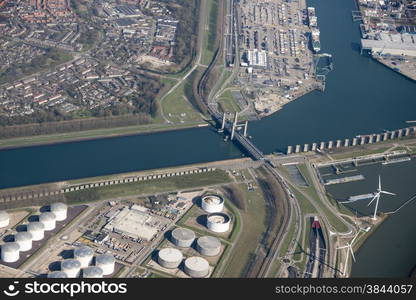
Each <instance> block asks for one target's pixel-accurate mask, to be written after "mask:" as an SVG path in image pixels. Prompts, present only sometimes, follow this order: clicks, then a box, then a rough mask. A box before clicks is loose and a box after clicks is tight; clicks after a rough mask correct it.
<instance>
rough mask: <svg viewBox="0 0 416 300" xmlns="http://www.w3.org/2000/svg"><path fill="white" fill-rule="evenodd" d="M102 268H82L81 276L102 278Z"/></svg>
mask: <svg viewBox="0 0 416 300" xmlns="http://www.w3.org/2000/svg"><path fill="white" fill-rule="evenodd" d="M103 275H104V274H103V269H101V268H100V267H96V266H92V267H87V268H85V269H82V277H83V278H103Z"/></svg>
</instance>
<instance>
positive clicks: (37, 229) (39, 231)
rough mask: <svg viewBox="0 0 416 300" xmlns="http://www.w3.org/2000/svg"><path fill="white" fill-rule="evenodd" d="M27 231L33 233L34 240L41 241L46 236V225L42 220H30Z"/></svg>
mask: <svg viewBox="0 0 416 300" xmlns="http://www.w3.org/2000/svg"><path fill="white" fill-rule="evenodd" d="M26 227H27V232H30V233H31V234H32V240H33V241H40V240H42V239H43V238H44V237H45V225H43V223H41V222H30V223H29V224H27V226H26Z"/></svg>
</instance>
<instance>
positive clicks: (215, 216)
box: [207, 213, 231, 233]
mask: <svg viewBox="0 0 416 300" xmlns="http://www.w3.org/2000/svg"><path fill="white" fill-rule="evenodd" d="M230 222H231V218H230V216H229V215H227V214H225V213H212V214H209V215H208V216H207V227H208V229H209V230H211V231H213V232H218V233H221V232H226V231H228V230H229V229H230Z"/></svg>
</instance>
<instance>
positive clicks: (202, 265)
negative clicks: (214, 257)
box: [185, 256, 209, 272]
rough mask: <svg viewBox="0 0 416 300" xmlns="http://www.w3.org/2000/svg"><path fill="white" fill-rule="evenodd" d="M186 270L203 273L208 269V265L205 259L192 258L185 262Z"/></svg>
mask: <svg viewBox="0 0 416 300" xmlns="http://www.w3.org/2000/svg"><path fill="white" fill-rule="evenodd" d="M185 265H186V267H187V268H188V269H190V270H192V271H196V272H203V271H206V270H208V269H209V263H208V261H207V260H206V259H204V258H202V257H199V256H192V257H189V258H187V259H186V260H185Z"/></svg>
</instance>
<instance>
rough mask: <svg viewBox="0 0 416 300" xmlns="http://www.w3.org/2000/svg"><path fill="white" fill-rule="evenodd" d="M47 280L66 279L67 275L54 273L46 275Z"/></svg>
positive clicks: (59, 272)
mask: <svg viewBox="0 0 416 300" xmlns="http://www.w3.org/2000/svg"><path fill="white" fill-rule="evenodd" d="M47 277H48V278H68V275H67V274H66V273H65V272H63V271H54V272H51V273H49V274H48V275H47Z"/></svg>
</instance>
